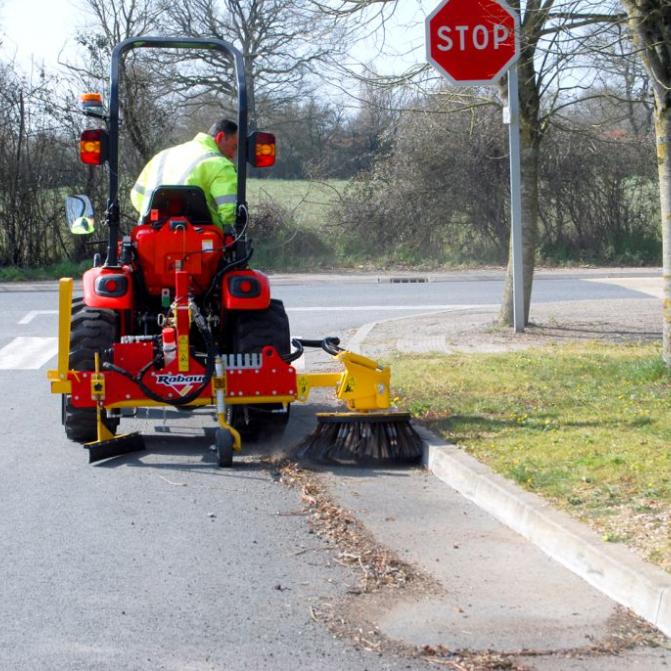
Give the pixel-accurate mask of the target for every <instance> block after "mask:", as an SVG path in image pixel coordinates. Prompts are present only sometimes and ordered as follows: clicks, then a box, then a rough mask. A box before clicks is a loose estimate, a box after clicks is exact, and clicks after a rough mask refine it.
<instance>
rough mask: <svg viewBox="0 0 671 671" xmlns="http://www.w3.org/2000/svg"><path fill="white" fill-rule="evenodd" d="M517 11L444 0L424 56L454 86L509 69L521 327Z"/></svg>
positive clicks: (481, 81) (430, 23) (497, 2)
mask: <svg viewBox="0 0 671 671" xmlns="http://www.w3.org/2000/svg"><path fill="white" fill-rule="evenodd" d="M519 32H520V31H519V16H518V14H517V12H516V11H515V10H513V9H512V8H511V7H510V6H509V5H508V4H507V3H506V2H505V0H443V2H441V3H440V4H439V5H438V7H436V9H435V10H434V11H433V12H432V13H431V14H430V15H429V16H428V17H427V19H426V53H427V60H428V61H429V63H431V64H432V65H433V66H434V67H435V68H436V69H437V70H438V71H439V72H440V73H441V74H442V75H443V76H444V77H445V78H446V79H447V80H448V81H449V82H450V83H451V84H452V85H454V86H492V85H494V84H496V82H497V81H498V80H499V79H500V78H501V77H502V76H503V75H504V74H505V73H506V72H508V109H507V110H506V112H507V114H506V115H505V117H504V118H505V121H506V123H508V124H509V130H510V133H509V139H510V195H511V242H512V244H511V247H512V250H511V251H512V266H513V319H514V327H515V331H516V332H517V333H519V332H521V331H523V330H524V271H523V266H522V199H521V193H520V185H521V172H520V126H519V88H518V81H517V68H516V67H511V66H513V65H514V63H515V62H516V61H517V59H518V58H519V53H520V47H519Z"/></svg>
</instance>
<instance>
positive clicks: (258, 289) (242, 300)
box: [221, 270, 270, 310]
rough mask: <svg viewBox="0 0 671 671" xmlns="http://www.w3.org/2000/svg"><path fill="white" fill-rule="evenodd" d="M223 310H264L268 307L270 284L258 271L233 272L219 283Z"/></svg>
mask: <svg viewBox="0 0 671 671" xmlns="http://www.w3.org/2000/svg"><path fill="white" fill-rule="evenodd" d="M221 296H222V307H223V309H224V310H265V309H267V308H268V306H269V305H270V283H269V282H268V278H267V277H266V275H264V274H263V273H261V272H259V271H258V270H235V271H233V272H231V273H227V274H226V275H225V276H224V278H223V280H222V282H221Z"/></svg>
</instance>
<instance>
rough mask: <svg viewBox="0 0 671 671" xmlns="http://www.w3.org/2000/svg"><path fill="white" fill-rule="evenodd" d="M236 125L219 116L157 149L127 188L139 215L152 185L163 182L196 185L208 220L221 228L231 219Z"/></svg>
mask: <svg viewBox="0 0 671 671" xmlns="http://www.w3.org/2000/svg"><path fill="white" fill-rule="evenodd" d="M237 149H238V126H237V124H236V123H235V122H233V121H231V120H230V119H221V120H220V121H217V122H216V123H215V124H213V125H212V127H211V128H210V130H209V131H208V133H198V135H196V137H195V138H193V140H190V141H189V142H185V143H184V144H179V145H176V146H174V147H169V148H168V149H164V150H163V151H162V152H159V153H158V154H156V156H154V158H152V159H151V161H149V163H147V165H146V166H145V167H144V170H143V171H142V172H141V173H140V176H139V177H138V178H137V181H136V182H135V186H133V189H132V190H131V192H130V199H131V202H132V203H133V207H134V208H135V209H136V210H137V211H138V212H139V213H140V219H142V218H143V217H144V216H145V214H146V213H147V209H148V208H149V202H150V198H151V194H152V193H153V191H154V189H156V188H157V187H159V186H164V185H170V186H172V185H188V186H199V187H200V188H201V189H202V190H203V193H204V194H205V199H206V200H207V205H208V207H209V209H210V213H211V215H212V222H213V223H214V224H216V225H217V226H219V227H220V228H221V229H222V230H223V229H224V227H227V226H232V225H233V224H234V223H235V209H236V208H235V206H236V202H237V196H236V192H237V184H238V177H237V174H236V171H235V164H234V163H233V161H234V159H235V154H236V152H237Z"/></svg>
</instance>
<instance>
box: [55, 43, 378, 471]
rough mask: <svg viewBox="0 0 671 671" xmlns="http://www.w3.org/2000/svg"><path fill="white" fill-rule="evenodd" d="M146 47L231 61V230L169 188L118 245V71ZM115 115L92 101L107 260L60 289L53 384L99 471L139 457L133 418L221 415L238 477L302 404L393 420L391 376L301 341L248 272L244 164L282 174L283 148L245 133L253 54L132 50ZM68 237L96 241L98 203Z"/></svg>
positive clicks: (219, 438) (69, 426)
mask: <svg viewBox="0 0 671 671" xmlns="http://www.w3.org/2000/svg"><path fill="white" fill-rule="evenodd" d="M139 48H170V49H173V48H186V49H212V50H218V51H221V52H223V53H224V54H226V55H227V56H228V57H229V58H230V59H231V60H232V62H233V64H234V67H235V73H236V78H237V94H238V134H239V149H238V159H237V173H238V187H237V209H236V211H237V215H236V223H235V226H234V230H233V231H232V232H231V233H227V234H225V233H223V232H222V231H221V229H220V228H218V227H217V226H215V225H213V223H212V220H211V217H210V212H209V210H208V207H207V203H206V201H205V196H204V194H203V192H202V190H200V189H199V188H197V187H190V186H179V185H178V186H171V185H165V186H160V187H159V188H157V189H156V190H155V191H154V193H153V194H152V195H151V202H150V207H149V209H148V212H147V214H146V216H144V217H143V219H142V220H141V221H140V222H139V223H138V224H137V225H136V226H134V227H133V229H132V230H131V232H130V235H125V236H121V234H120V226H119V223H120V222H119V219H120V215H119V202H118V164H119V160H118V159H119V156H118V151H119V93H118V91H119V69H120V62H121V59H122V57H123V55H124V54H125V53H126V52H128V51H129V50H132V49H139ZM110 90H111V93H110V104H109V111H108V112H107V113H105V111H104V110H103V107H102V100H101V98H100V96H97V95H88V96H84V97H83V101H82V102H83V105H84V111H85V113H87V114H88V115H89V116H92V117H96V118H98V119H101V120H104V122H105V124H106V128H96V129H89V130H85V131H84V133H83V134H82V138H81V156H82V160H84V161H85V162H86V163H90V164H99V165H100V164H103V163H107V164H108V172H109V196H108V202H107V209H106V213H105V216H106V223H107V225H108V227H109V242H108V247H107V258H106V260H105V261H104V262H102V260H101V259H100V258H98V259H94V267H92V268H91V269H90V270H88V271H86V272H85V274H84V276H83V281H82V285H83V296H82V297H80V298H75V299H74V300H73V298H72V295H73V281H72V280H71V279H63V280H61V289H60V319H59V355H58V368H57V370H53V371H50V372H49V379H50V381H51V383H52V391H53V392H54V393H59V394H61V395H62V420H63V425H64V427H65V433H66V435H67V436H68V438H70V439H72V440H74V441H77V442H80V443H85V444H86V446H87V447H88V448H89V458H90V461H97V460H99V459H104V458H107V457H111V456H117V455H119V454H124V453H126V452H130V451H133V450H137V449H142V447H143V442H142V439H141V436H139V435H138V434H131V435H127V436H117V437H115V436H114V434H115V433H116V429H117V427H118V424H119V421H120V417H121V413H122V410H123V409H124V408H137V407H147V406H166V405H168V406H176V407H187V408H188V407H197V406H205V405H214V406H216V411H217V417H218V423H219V428H218V429H217V432H216V440H215V447H216V452H217V460H218V464H219V465H220V466H230V465H231V464H232V458H233V452H234V451H236V450H239V449H240V447H241V436H243V437H244V436H251V435H253V434H256V433H258V432H259V431H264V432H269V431H279V430H282V429H283V427H284V426H285V424H286V423H287V420H288V418H289V407H290V403H292V402H293V401H297V400H298V401H304V400H307V396H308V394H309V391H310V388H311V387H314V386H331V385H333V386H335V388H336V393H337V396H338V397H339V398H340V399H341V400H345V401H346V402H347V405H348V408H349V409H350V410H356V411H362V412H368V411H370V410H375V409H385V408H388V407H389V370H388V369H383V368H382V367H380V366H378V365H377V364H376V363H375V362H373V361H371V360H370V359H366V358H365V357H360V356H358V355H354V354H351V353H349V352H344V351H343V350H340V348H339V347H338V342H337V340H336V339H325V340H323V341H299V340H294V341H293V342H294V346H295V348H296V350H295V351H294V352H293V353H292V352H291V344H290V335H289V322H288V320H287V316H286V313H285V310H284V306H283V305H282V302H281V301H279V300H275V299H272V298H271V293H270V286H269V283H268V278H267V277H266V276H265V275H264V274H263V273H261V272H258V271H256V270H253V269H251V268H250V267H249V261H250V258H251V254H252V250H251V245H250V242H249V240H248V237H247V225H248V221H249V215H248V208H247V202H246V173H247V163H248V162H249V163H251V164H252V165H253V166H257V167H266V166H270V165H272V164H273V163H274V157H275V138H274V137H273V136H272V135H270V134H268V133H262V132H253V133H250V134H248V126H247V99H246V88H245V77H244V63H243V59H242V55H241V54H240V52H239V51H237V50H236V49H235V48H234V47H233V46H231V45H229V44H227V43H226V42H223V41H221V40H216V39H190V38H189V39H184V38H174V39H171V38H157V37H139V38H131V39H128V40H125V41H124V42H121V43H120V44H119V45H117V46H116V47H115V48H114V50H113V53H112V68H111V89H110ZM68 211H69V212H70V214H69V218H70V220H71V225H73V226H74V227H79V228H80V231H81V230H82V229H84V230H87V229H88V228H90V223H91V220H90V216H91V215H92V208H91V207H90V202H89V201H88V199H86V198H85V197H82V196H76V197H74V198H71V199H69V202H68ZM303 345H308V346H322V347H323V348H324V349H326V351H328V352H329V353H330V354H332V355H333V356H335V357H336V358H338V359H339V360H340V361H341V362H342V363H344V364H345V366H346V371H345V372H344V373H332V374H317V375H311V374H309V373H308V374H302V375H297V373H296V370H295V368H294V367H293V366H292V361H293V360H295V359H296V358H297V357H299V356H300V355H301V353H302V349H303Z"/></svg>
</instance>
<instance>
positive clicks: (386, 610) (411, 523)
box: [327, 278, 671, 671]
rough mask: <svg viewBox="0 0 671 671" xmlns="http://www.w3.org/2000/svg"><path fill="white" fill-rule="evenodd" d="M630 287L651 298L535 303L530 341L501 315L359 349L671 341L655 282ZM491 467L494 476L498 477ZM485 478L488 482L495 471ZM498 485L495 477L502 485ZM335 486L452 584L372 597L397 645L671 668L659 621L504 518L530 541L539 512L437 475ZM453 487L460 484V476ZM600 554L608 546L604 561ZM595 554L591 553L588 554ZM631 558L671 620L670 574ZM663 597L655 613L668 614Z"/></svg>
mask: <svg viewBox="0 0 671 671" xmlns="http://www.w3.org/2000/svg"><path fill="white" fill-rule="evenodd" d="M605 279H606V280H608V278H605ZM599 281H601V278H600V280H599ZM616 281H618V282H619V281H620V280H616ZM626 281H627V283H628V285H630V286H631V285H632V284H633V285H634V286H635V288H636V289H637V290H639V291H640V292H641V296H640V299H636V300H631V299H630V300H619V301H608V302H605V301H579V302H572V303H550V304H543V305H538V306H533V307H532V313H531V320H532V322H534V325H533V326H532V327H530V328H529V329H528V330H527V332H526V333H525V334H522V335H515V334H514V333H512V330H506V329H503V330H501V329H497V328H495V327H494V325H493V322H494V320H495V317H496V313H497V309H496V308H495V307H489V308H484V309H483V308H479V309H471V310H461V311H456V312H450V313H438V314H430V315H424V316H420V317H413V318H401V319H394V320H388V321H384V322H379V323H374V324H369V325H366V326H365V327H363V328H361V329H359V330H358V331H357V332H353V333H351V334H349V336H350V337H349V340H348V345H349V346H352V344H354V345H355V346H356V349H357V351H361V352H362V353H365V354H368V355H371V356H388V355H389V354H390V352H429V351H439V352H440V351H442V352H450V351H457V350H459V351H505V350H510V349H519V348H524V347H532V346H536V345H543V344H548V343H550V342H564V341H567V340H574V339H606V340H611V341H612V340H614V341H626V340H631V339H640V340H659V339H661V330H662V320H661V305H660V301H659V298H657V297H656V292H657V291H658V287H657V286H656V283H655V282H651V281H650V280H649V279H646V278H643V279H641V280H640V281H639V280H638V279H636V278H627V280H626ZM639 284H640V286H638V285H639ZM632 288H633V287H632ZM478 466H481V465H478ZM447 467H448V468H449V464H448V466H447ZM482 470H483V471H487V472H488V469H486V467H482ZM477 475H478V476H482V477H483V478H485V479H486V480H487V482H489V480H488V478H489V475H487V474H484V475H483V474H482V473H479V474H477ZM497 477H498V476H495V475H493V474H491V478H492V481H494V480H495V479H496V478H497ZM327 480H328V486H329V489H330V491H331V493H332V495H333V497H334V498H335V499H336V501H337V502H338V503H339V504H340V505H342V506H343V507H345V508H347V509H349V510H351V511H352V512H353V513H354V514H355V515H356V517H357V518H358V519H360V520H361V521H362V522H363V523H364V524H365V525H366V527H367V528H368V529H369V530H370V531H371V532H372V533H373V534H374V535H375V537H376V539H377V540H378V541H379V542H380V543H382V544H383V545H384V546H386V547H389V548H390V549H392V550H393V551H394V552H395V553H396V554H397V555H398V556H399V557H400V558H401V559H403V560H405V561H407V562H409V563H411V564H412V565H414V566H417V567H418V568H419V569H421V570H422V571H423V572H425V573H427V574H429V575H431V576H433V577H434V578H435V579H436V580H437V581H438V584H439V585H440V588H439V589H438V591H437V593H432V594H429V595H425V596H423V597H420V598H418V597H417V596H416V595H410V596H409V598H408V599H407V600H401V601H398V602H395V603H393V602H392V603H388V602H386V603H376V601H375V597H362V604H361V608H362V609H363V611H364V612H365V613H368V615H369V617H371V619H372V620H373V623H374V624H375V625H376V626H377V627H379V629H380V630H381V632H382V633H384V634H385V635H387V636H388V637H389V638H391V639H393V640H400V641H403V642H405V643H407V644H409V645H413V646H423V645H430V646H444V647H445V648H448V649H450V650H471V651H483V650H492V651H499V652H503V653H508V654H510V655H511V657H510V659H511V660H514V661H515V663H516V664H520V665H522V666H523V667H526V668H530V669H538V670H539V671H555V670H556V671H560V670H561V671H568V670H574V669H575V670H576V671H578V670H580V671H592V670H593V669H594V670H596V669H604V670H607V671H610V670H612V671H619V670H620V669H621V670H623V671H624V670H628V669H641V670H643V669H645V670H646V671H656V670H658V669H659V670H662V669H669V668H671V651H670V650H671V642H669V640H668V639H665V638H664V636H663V635H661V634H659V633H657V634H651V632H652V631H654V630H653V628H652V627H650V625H649V624H648V623H647V622H645V621H644V620H642V619H639V618H638V617H636V616H634V615H633V613H632V612H631V611H628V610H627V609H625V608H623V607H622V606H620V605H618V604H617V603H616V602H615V601H613V600H612V599H610V598H609V597H607V596H605V595H604V594H603V593H602V592H600V591H599V590H597V589H595V588H594V587H593V586H591V585H590V584H588V583H587V582H586V581H585V580H583V579H582V578H580V577H578V576H577V575H575V574H574V573H573V572H572V571H570V570H568V569H567V568H565V567H564V566H562V565H560V564H559V563H558V562H557V561H554V560H553V559H551V558H550V557H549V556H548V555H547V554H545V553H544V552H543V551H541V550H540V549H539V548H538V547H537V546H536V545H534V544H533V543H532V542H530V541H529V540H527V539H525V538H523V537H522V536H521V535H519V534H518V533H516V532H515V531H513V530H511V529H510V528H509V527H508V526H505V525H504V524H502V523H501V522H499V521H497V519H495V517H501V518H502V519H506V515H508V519H512V520H513V521H512V525H513V526H517V527H518V528H520V529H522V530H523V531H525V524H527V525H528V524H531V522H529V519H530V517H529V515H528V513H527V512H526V511H524V510H523V509H522V508H515V505H517V504H516V503H515V504H512V507H511V510H512V511H513V512H512V513H510V511H508V512H506V511H500V510H497V508H496V506H500V505H503V504H500V503H499V502H498V500H497V499H496V498H491V496H490V494H489V493H488V485H485V486H480V491H479V495H480V498H479V499H478V497H477V496H471V498H474V499H475V500H477V501H478V503H479V505H476V504H475V503H473V502H472V501H470V500H468V499H467V498H466V497H465V496H463V495H462V493H460V492H458V491H456V490H455V489H453V488H452V487H450V486H448V485H447V484H445V483H444V482H442V481H441V480H439V479H438V477H435V476H433V475H431V474H429V473H427V472H425V471H419V470H411V471H406V470H383V471H370V470H351V469H336V470H334V471H332V472H331V473H330V474H328V475H327ZM446 480H447V481H448V482H458V481H459V478H454V477H447V478H446ZM461 484H463V488H462V489H461V491H462V492H464V491H466V493H467V494H469V496H470V495H471V494H472V493H473V492H472V491H471V492H470V493H469V492H468V491H467V490H468V489H469V486H470V487H471V489H472V490H475V489H477V487H478V485H473V484H472V483H470V485H469V483H468V481H467V480H466V481H464V480H462V482H461ZM455 486H456V485H455ZM510 490H511V492H512V494H511V496H513V498H514V497H516V496H517V494H516V492H518V491H519V490H517V488H516V487H515V486H514V485H512V484H510ZM519 495H520V501H523V500H524V497H525V496H527V495H526V493H524V492H521V491H519ZM488 497H489V500H488V501H487V500H486V499H487V498H488ZM488 504H491V505H488ZM538 505H539V507H540V508H542V506H543V505H545V506H547V504H544V503H542V502H541V503H540V504H538ZM483 506H484V508H489V510H490V512H485V510H483ZM515 511H517V514H518V518H519V519H518V520H515V519H514V517H515ZM500 512H501V513H502V514H500V515H499V513H500ZM503 513H505V514H503ZM522 517H523V518H524V519H521V518H522ZM532 517H533V516H532ZM550 517H552V516H551V515H550ZM552 519H553V521H556V520H554V518H552ZM560 521H561V520H560ZM518 522H519V524H518ZM571 524H573V525H576V526H578V527H581V529H579V530H578V533H577V535H578V536H582V535H583V532H584V536H585V538H586V539H587V541H589V542H592V541H594V543H595V544H596V546H598V544H599V542H600V541H599V539H598V537H597V536H596V534H594V533H593V532H591V531H590V530H589V529H586V528H582V525H579V524H578V523H577V522H574V521H573V520H567V533H569V532H575V528H570V527H571ZM543 533H549V532H547V531H546V530H543V531H542V533H541V536H542V534H543ZM525 535H526V534H525ZM564 538H568V536H564V535H563V532H562V531H559V532H557V533H556V536H555V538H554V539H550V540H549V541H548V542H547V543H545V545H546V546H552V545H553V543H554V545H559V546H561V545H562V543H563V540H564ZM541 544H542V543H541ZM601 545H603V546H604V547H606V544H605V543H602V544H601ZM585 548H588V546H585ZM545 549H546V550H547V547H546V548H545ZM559 550H560V551H559V554H560V555H561V550H562V548H561V547H559ZM588 550H589V548H588ZM588 550H585V549H584V548H581V546H577V550H575V552H576V553H577V555H575V556H573V557H572V562H573V563H574V564H576V566H577V565H579V564H581V563H582V564H584V566H586V567H587V569H586V573H585V575H586V577H588V578H590V582H591V583H593V584H600V583H599V580H601V578H602V577H603V576H600V577H599V576H591V577H595V578H596V579H595V580H592V579H591V577H590V576H589V571H595V572H596V573H599V572H600V571H611V565H610V564H609V563H608V562H607V561H606V563H605V564H604V565H603V566H599V565H598V563H597V565H595V564H590V561H593V556H592V555H591V554H590V552H591V550H590V551H588ZM600 551H601V548H599V547H597V555H598V553H599V552H600ZM605 551H606V552H609V551H610V549H609V548H608V547H606V550H605ZM612 551H613V552H614V554H615V555H616V557H615V559H617V560H618V561H619V560H620V559H622V556H621V555H622V553H623V552H624V554H625V555H627V551H626V549H624V548H613V549H612ZM581 553H582V554H581ZM584 553H587V554H588V555H589V556H588V557H587V558H585V557H584V556H583V554H584ZM628 557H629V555H627V557H624V559H623V561H624V564H625V565H626V567H628V568H627V570H630V573H629V574H626V572H625V573H623V574H622V575H627V576H629V578H628V579H629V580H630V582H631V583H632V585H633V587H631V585H628V587H631V589H633V590H634V591H635V590H636V589H639V591H641V593H642V598H643V597H647V596H649V595H648V594H645V593H644V591H645V590H644V588H643V587H641V585H642V584H643V583H644V581H643V580H642V581H641V582H640V584H639V582H638V579H637V576H638V574H637V571H636V567H640V571H639V573H640V575H641V576H643V577H644V578H646V579H647V578H650V579H651V580H652V582H653V583H654V584H655V585H657V586H659V591H658V593H657V594H660V595H666V596H655V594H653V597H654V598H657V599H658V600H659V599H661V600H662V602H663V603H662V609H663V610H665V611H666V610H669V603H668V600H669V598H670V597H671V576H667V574H664V573H663V572H662V571H659V570H658V569H655V568H654V567H651V566H649V565H647V564H645V563H644V562H643V561H642V560H640V559H638V558H636V557H634V556H633V554H631V557H630V559H631V562H632V563H631V565H629V564H627V561H628ZM604 561H605V560H604ZM565 563H568V565H571V562H565ZM616 563H617V562H616ZM604 567H605V568H604ZM632 567H633V568H632ZM583 568H584V567H583ZM648 569H650V571H651V572H652V573H650V574H649V572H648ZM623 570H624V569H623ZM613 575H615V576H616V577H617V575H619V574H617V573H614V574H613ZM632 575H633V576H634V577H633V578H631V576H632ZM606 577H608V576H606ZM657 579H659V582H658V583H655V580H657ZM602 582H603V581H602ZM606 582H607V581H606ZM615 582H616V581H615ZM667 584H668V586H669V588H668V589H667ZM616 591H617V590H616ZM625 591H626V590H625ZM654 598H653V600H652V601H651V608H650V610H651V611H653V612H657V613H659V612H660V606H659V605H656V606H655V602H654ZM643 610H645V609H643ZM639 612H641V610H640V609H639ZM649 619H653V620H654V617H652V618H649ZM655 636H657V637H658V638H657V639H655ZM651 641H654V642H651ZM658 643H661V646H660V647H657V644H658Z"/></svg>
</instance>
